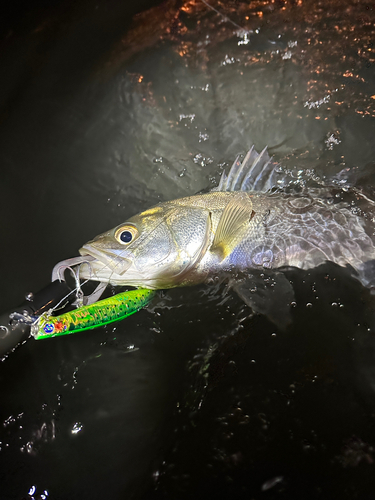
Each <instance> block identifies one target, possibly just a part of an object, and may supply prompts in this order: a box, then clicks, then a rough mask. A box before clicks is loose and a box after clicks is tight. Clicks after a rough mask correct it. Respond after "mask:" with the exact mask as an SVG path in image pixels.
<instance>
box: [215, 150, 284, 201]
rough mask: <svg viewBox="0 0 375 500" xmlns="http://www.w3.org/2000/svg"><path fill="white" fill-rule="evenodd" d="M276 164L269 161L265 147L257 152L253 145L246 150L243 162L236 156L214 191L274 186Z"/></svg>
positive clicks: (263, 188) (247, 189) (261, 190)
mask: <svg viewBox="0 0 375 500" xmlns="http://www.w3.org/2000/svg"><path fill="white" fill-rule="evenodd" d="M276 167H277V164H275V163H273V162H272V161H271V158H270V157H269V154H268V153H267V148H264V149H263V151H262V152H261V153H260V154H258V153H257V152H256V151H255V149H254V146H252V147H251V149H250V150H249V151H248V152H247V154H246V156H245V158H244V159H243V162H242V163H241V162H240V160H239V157H237V158H236V160H235V162H234V163H233V165H232V167H231V169H230V170H229V174H228V175H226V173H225V172H223V174H222V176H221V179H220V182H219V185H218V187H217V188H216V189H215V191H260V192H263V193H264V192H266V191H269V190H270V189H272V188H273V187H276V179H275V178H276V174H277V172H276Z"/></svg>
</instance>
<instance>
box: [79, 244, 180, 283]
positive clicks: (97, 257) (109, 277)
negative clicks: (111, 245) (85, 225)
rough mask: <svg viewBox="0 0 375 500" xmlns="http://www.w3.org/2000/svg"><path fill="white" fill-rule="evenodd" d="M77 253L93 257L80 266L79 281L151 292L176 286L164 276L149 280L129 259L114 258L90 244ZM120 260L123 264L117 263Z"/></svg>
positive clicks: (111, 254)
mask: <svg viewBox="0 0 375 500" xmlns="http://www.w3.org/2000/svg"><path fill="white" fill-rule="evenodd" d="M79 252H80V254H81V255H82V256H86V255H90V256H91V257H94V259H93V260H91V261H90V262H89V263H85V264H84V265H82V266H81V268H80V271H79V275H80V278H81V279H84V280H93V281H101V282H103V283H107V284H111V285H115V286H134V287H138V288H149V289H152V290H158V289H161V288H171V287H173V286H176V285H174V284H173V283H171V282H170V281H169V280H168V278H167V279H166V278H165V277H164V276H154V277H152V278H151V277H150V276H147V275H144V273H141V272H140V271H139V269H137V268H136V267H135V265H134V263H133V262H132V261H130V260H129V259H125V258H124V257H119V256H114V255H113V253H112V252H111V253H109V252H105V251H103V250H98V249H96V248H95V246H94V245H92V244H91V243H87V244H86V245H84V246H83V247H82V248H80V249H79ZM120 259H122V260H123V261H124V262H123V263H121V262H119V261H120ZM119 271H120V272H119Z"/></svg>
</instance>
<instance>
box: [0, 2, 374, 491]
mask: <svg viewBox="0 0 375 500" xmlns="http://www.w3.org/2000/svg"><path fill="white" fill-rule="evenodd" d="M211 3H212V5H213V6H214V7H215V8H216V9H218V10H220V12H222V14H223V15H218V14H217V13H216V12H214V11H212V10H211V9H209V8H208V7H207V6H206V5H205V4H204V3H202V2H199V1H191V2H172V1H169V2H165V3H163V4H161V5H159V6H155V7H154V8H153V9H152V10H146V11H144V12H143V13H141V14H139V15H137V16H136V17H135V18H134V19H133V21H132V22H131V20H130V16H129V12H127V11H126V12H125V10H124V9H122V8H120V7H119V6H118V5H117V4H116V5H115V3H113V4H112V3H108V2H104V1H103V2H99V3H97V2H96V3H90V2H82V3H79V5H78V7H76V8H73V7H71V8H69V9H70V10H69V9H66V10H64V11H61V10H58V11H57V12H51V13H47V14H45V15H41V18H40V22H39V20H38V22H37V21H36V20H35V21H33V22H34V25H33V26H32V28H30V27H25V28H24V29H23V30H22V31H20V32H17V30H15V31H14V32H13V33H10V34H9V35H8V36H7V37H6V38H5V39H4V40H3V42H2V48H1V53H0V64H1V66H2V68H5V69H6V72H7V75H8V77H7V79H3V80H2V82H1V84H0V85H1V96H2V97H1V117H0V118H1V121H0V161H1V165H2V182H1V201H0V203H2V205H1V213H2V219H1V221H2V234H3V239H2V259H1V281H0V287H1V308H2V310H7V309H9V308H11V307H12V306H14V305H17V304H18V303H19V302H20V301H21V300H22V297H23V295H24V293H26V292H28V291H30V290H38V289H39V288H41V287H42V286H44V285H45V283H46V282H48V280H49V279H50V271H51V269H52V267H53V265H54V264H55V263H56V262H57V261H59V260H62V259H65V258H67V257H70V256H73V255H76V253H77V249H78V248H79V247H80V246H81V245H82V243H84V242H86V241H87V240H88V239H90V238H92V237H93V236H95V235H96V234H98V233H100V232H102V231H104V230H105V229H107V228H110V227H113V226H115V225H116V224H118V223H120V222H122V221H124V220H126V219H127V218H128V217H129V216H131V215H133V214H134V213H136V212H138V211H140V210H142V209H145V208H147V207H149V206H151V205H152V204H154V203H156V202H158V201H160V200H168V199H172V198H175V197H178V196H184V195H187V194H193V193H195V192H198V191H200V190H202V189H207V188H209V187H212V186H214V185H215V184H216V182H217V180H218V178H219V175H220V173H221V172H222V170H223V168H228V166H229V165H230V163H231V162H232V161H233V159H234V158H235V156H236V155H237V154H239V153H245V152H246V150H247V149H248V148H249V147H250V146H251V145H252V144H254V145H255V147H256V148H257V149H258V150H260V149H262V148H263V147H264V146H266V145H267V146H268V148H269V150H270V151H271V153H272V154H273V155H274V157H275V159H276V160H277V161H279V162H280V163H281V164H282V166H283V168H284V169H285V170H286V171H287V174H288V179H289V181H290V182H295V183H302V184H303V183H304V182H305V181H306V179H309V178H311V177H316V176H318V177H319V178H323V177H326V178H329V177H331V176H332V175H334V174H336V173H338V172H340V171H342V170H343V169H345V168H348V169H350V171H354V172H356V178H358V179H360V178H361V177H364V176H365V178H366V181H365V182H364V181H362V184H366V186H367V187H369V186H371V185H374V181H375V179H374V173H373V172H374V170H373V165H374V164H373V162H374V158H375V143H374V140H373V137H374V133H375V121H374V118H375V90H374V89H375V86H374V83H375V53H374V51H375V46H374V43H375V33H374V31H375V27H374V20H375V16H374V11H373V9H374V6H373V5H372V4H370V3H368V2H365V1H349V0H348V1H345V2H342V1H332V2H330V3H326V2H313V1H302V0H299V1H292V2H288V1H283V2H271V1H253V2H223V3H217V2H211ZM228 18H229V19H231V20H232V21H233V22H234V23H236V24H237V25H238V26H240V27H241V28H243V29H239V28H238V27H236V26H234V25H233V24H232V23H231V22H230V21H229V20H228ZM31 24H32V23H31ZM5 69H4V71H5ZM292 279H293V283H294V287H295V290H296V305H295V307H294V309H293V325H292V326H291V328H290V329H288V330H287V331H286V332H279V331H278V330H277V329H276V328H275V326H274V325H272V324H271V323H269V322H268V321H267V319H266V318H264V317H260V316H259V317H256V316H253V315H252V314H251V312H250V310H249V309H247V308H246V307H245V306H244V305H243V304H242V302H241V301H240V299H238V298H237V297H236V296H233V295H230V294H229V295H228V294H227V295H226V294H225V293H224V290H223V289H222V288H220V289H219V290H217V291H212V289H211V290H210V289H208V288H206V287H204V286H202V287H196V288H191V289H176V290H173V291H169V292H168V293H166V294H164V295H162V296H161V297H160V298H159V299H158V300H157V301H156V303H155V304H154V307H152V308H150V309H149V310H148V311H142V312H140V313H138V314H137V315H134V316H132V317H129V318H127V319H126V320H125V321H123V322H121V323H118V324H116V325H115V326H113V325H110V326H109V327H107V328H101V329H98V330H94V331H92V332H85V333H81V334H77V335H75V336H72V337H66V338H64V337H62V338H56V339H53V340H50V341H47V340H45V341H40V342H32V341H30V342H29V343H28V344H27V345H25V346H23V347H22V348H20V349H18V350H17V351H15V352H14V353H13V354H12V355H11V356H10V357H9V358H8V359H7V360H6V362H4V363H2V364H1V366H0V381H1V386H2V391H1V404H0V421H1V422H2V427H1V430H0V441H1V444H0V448H1V450H0V460H1V468H0V478H1V479H0V481H1V491H2V493H1V498H6V499H10V498H27V499H31V498H35V499H42V498H53V499H65V498H70V499H75V498H76V499H80V500H81V499H83V498H112V499H121V498H151V499H159V498H167V499H176V498H197V497H198V498H199V497H202V496H203V495H206V496H210V497H212V498H262V497H268V498H288V499H292V498H296V499H297V498H325V499H326V498H347V499H349V498H350V499H352V498H371V495H372V492H373V467H374V465H373V463H374V447H375V440H374V414H375V413H374V412H375V407H374V387H375V372H374V368H373V366H374V354H375V344H374V333H373V332H374V328H375V324H374V314H373V311H374V299H373V297H372V296H371V294H370V292H369V290H366V289H364V288H363V287H362V286H361V285H360V284H359V283H358V282H357V281H356V280H354V279H353V278H351V277H350V276H348V274H347V273H346V272H345V270H343V269H340V268H336V267H334V266H330V265H326V266H323V267H322V268H320V269H317V270H314V271H311V272H295V273H294V274H293V275H292Z"/></svg>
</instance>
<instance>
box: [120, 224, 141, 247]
mask: <svg viewBox="0 0 375 500" xmlns="http://www.w3.org/2000/svg"><path fill="white" fill-rule="evenodd" d="M137 236H138V230H137V228H136V227H135V226H130V225H126V226H121V227H119V228H118V229H117V230H116V232H115V238H116V240H117V241H118V242H119V243H121V244H122V245H129V243H131V242H132V241H133V240H134V239H135V238H136V237H137Z"/></svg>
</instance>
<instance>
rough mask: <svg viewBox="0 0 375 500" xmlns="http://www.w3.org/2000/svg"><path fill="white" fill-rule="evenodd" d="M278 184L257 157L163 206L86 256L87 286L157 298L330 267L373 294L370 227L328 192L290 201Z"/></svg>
mask: <svg viewBox="0 0 375 500" xmlns="http://www.w3.org/2000/svg"><path fill="white" fill-rule="evenodd" d="M276 177H277V169H276V165H275V164H273V163H272V162H271V160H270V158H269V156H268V154H267V152H266V151H265V150H263V151H262V153H261V154H260V155H258V153H257V152H256V151H255V150H254V149H251V150H250V151H249V153H248V154H247V155H246V157H245V159H244V161H243V162H242V163H241V162H239V161H238V160H236V161H235V163H234V164H233V166H232V168H231V170H230V172H229V174H228V176H226V174H225V173H224V174H223V176H222V178H221V180H220V183H219V186H218V187H217V188H216V189H215V190H213V191H211V192H208V193H205V194H197V195H193V196H189V197H185V198H179V199H176V200H172V201H167V202H163V203H159V204H158V205H156V206H154V207H152V208H150V209H149V210H146V211H145V212H142V213H140V214H138V215H135V216H134V217H131V218H130V219H128V221H126V222H125V223H123V224H120V225H119V226H117V227H115V228H113V229H111V230H110V231H107V232H105V233H103V234H101V235H99V236H97V237H96V238H95V239H94V240H92V241H90V242H88V243H87V244H85V245H84V246H83V247H82V248H81V249H80V253H81V254H82V255H91V256H92V257H94V258H95V260H94V261H92V262H91V263H90V264H91V266H92V267H91V269H86V270H85V271H84V272H83V277H84V278H90V279H95V280H99V281H105V282H108V283H111V284H114V285H132V286H135V287H142V288H150V289H159V288H172V287H177V286H186V285H194V284H197V283H202V282H205V281H207V280H208V279H209V278H211V277H213V276H218V275H220V274H222V273H228V272H233V271H238V272H251V273H252V274H251V276H250V279H251V277H252V278H253V279H254V280H256V279H258V278H257V276H258V275H259V272H262V273H264V272H265V273H266V274H267V275H268V274H269V273H272V272H276V273H278V271H279V270H280V269H283V268H285V267H291V266H293V267H297V268H300V269H310V268H313V267H316V266H319V265H320V264H323V263H324V262H326V261H331V262H334V263H335V264H338V265H340V266H351V268H352V269H353V270H354V272H355V273H356V276H357V277H358V279H360V280H361V281H362V283H363V284H364V285H369V284H370V281H371V279H370V278H369V276H368V266H366V263H367V262H371V261H373V260H374V259H375V247H374V242H373V236H372V232H371V231H372V230H373V229H372V228H370V230H369V227H368V223H369V221H368V220H367V221H366V220H365V219H364V218H363V217H361V216H360V215H359V214H358V213H357V212H356V211H355V210H353V207H352V206H350V204H348V203H346V202H340V201H339V202H337V203H335V202H334V201H333V195H332V190H331V189H330V188H328V187H325V186H322V187H319V188H314V189H312V190H310V191H309V190H304V191H303V192H302V193H296V192H294V193H293V192H292V193H290V192H289V193H287V192H283V191H282V190H281V189H278V188H277V184H276ZM359 196H360V195H359V193H358V196H357V197H359ZM368 203H370V204H371V201H370V200H368ZM371 207H372V208H373V204H372V205H371ZM257 273H258V274H257ZM240 295H241V296H244V294H243V293H242V294H241V293H240ZM245 295H247V296H248V294H245ZM287 295H288V294H287ZM290 296H291V295H290V294H289V297H290ZM245 301H246V302H247V303H249V304H251V305H252V306H253V307H254V300H251V299H249V300H246V299H245ZM255 309H258V310H259V309H260V310H261V309H262V308H261V307H259V306H258V307H255Z"/></svg>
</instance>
